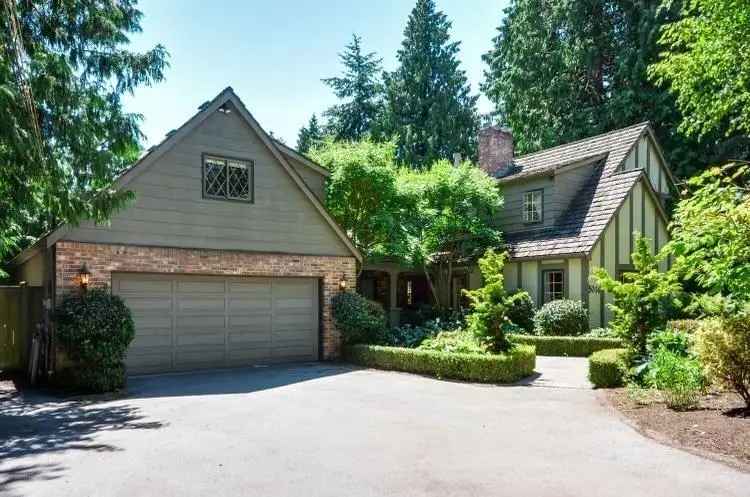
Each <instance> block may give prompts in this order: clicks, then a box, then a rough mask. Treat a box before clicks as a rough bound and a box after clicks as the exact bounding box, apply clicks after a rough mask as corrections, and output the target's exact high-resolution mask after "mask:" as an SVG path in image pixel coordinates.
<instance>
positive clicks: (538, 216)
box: [523, 190, 542, 223]
mask: <svg viewBox="0 0 750 497" xmlns="http://www.w3.org/2000/svg"><path fill="white" fill-rule="evenodd" d="M541 220H542V190H532V191H530V192H525V193H524V194H523V222H525V223H538V222H541Z"/></svg>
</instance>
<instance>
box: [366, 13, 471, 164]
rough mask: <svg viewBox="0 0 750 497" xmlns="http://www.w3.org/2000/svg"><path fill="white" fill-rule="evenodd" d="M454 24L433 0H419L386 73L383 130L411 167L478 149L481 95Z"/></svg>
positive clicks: (468, 154)
mask: <svg viewBox="0 0 750 497" xmlns="http://www.w3.org/2000/svg"><path fill="white" fill-rule="evenodd" d="M450 28H451V22H450V21H449V20H448V18H447V17H446V15H445V14H444V13H443V12H440V11H436V9H435V2H434V1H433V0H417V5H416V6H415V7H414V9H413V10H412V12H411V14H410V15H409V20H408V22H407V24H406V29H405V30H404V37H405V38H404V41H403V42H402V44H401V48H400V49H399V51H398V55H397V58H398V61H399V63H400V66H399V68H398V69H397V70H396V71H395V72H392V73H386V74H385V86H386V103H385V104H386V105H385V115H384V116H383V120H382V123H381V127H382V132H383V133H384V134H385V135H386V136H393V137H396V138H397V143H398V157H399V159H400V160H401V161H403V162H405V163H406V164H409V165H410V166H411V167H417V168H421V167H429V166H430V164H431V163H432V162H434V161H436V160H438V159H441V158H442V159H447V158H450V157H451V156H452V155H453V154H454V153H456V152H458V153H460V154H462V155H463V156H464V157H473V156H474V155H475V152H476V135H477V128H478V126H479V124H478V123H479V116H478V114H477V108H476V102H477V96H474V95H471V88H470V86H469V84H468V82H467V79H466V74H465V73H464V71H463V70H461V69H460V68H459V61H458V58H457V55H458V52H459V45H460V44H459V42H451V41H450V34H449V31H450Z"/></svg>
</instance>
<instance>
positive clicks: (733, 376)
mask: <svg viewBox="0 0 750 497" xmlns="http://www.w3.org/2000/svg"><path fill="white" fill-rule="evenodd" d="M696 350H697V352H698V357H699V358H700V360H701V362H702V363H703V365H704V366H705V367H706V370H707V372H708V374H709V376H710V377H711V378H712V379H714V380H716V381H718V382H719V383H720V384H721V385H722V386H724V387H726V388H729V389H732V390H734V391H735V392H737V394H738V395H739V396H740V397H742V400H744V401H745V405H746V406H747V408H748V409H750V311H748V310H747V309H746V310H745V311H744V312H741V313H739V314H737V315H734V316H724V317H721V318H713V319H706V320H704V321H702V322H701V325H700V328H699V329H698V333H697V336H696Z"/></svg>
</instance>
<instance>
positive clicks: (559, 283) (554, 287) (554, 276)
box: [542, 269, 565, 302]
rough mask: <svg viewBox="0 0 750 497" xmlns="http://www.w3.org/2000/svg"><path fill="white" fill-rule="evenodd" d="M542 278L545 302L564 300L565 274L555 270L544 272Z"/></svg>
mask: <svg viewBox="0 0 750 497" xmlns="http://www.w3.org/2000/svg"><path fill="white" fill-rule="evenodd" d="M542 278H543V280H542V284H543V286H544V301H545V302H552V301H553V300H560V299H563V298H565V273H564V272H563V271H560V270H557V269H555V270H551V271H544V272H543V273H542Z"/></svg>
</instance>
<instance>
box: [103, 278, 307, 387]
mask: <svg viewBox="0 0 750 497" xmlns="http://www.w3.org/2000/svg"><path fill="white" fill-rule="evenodd" d="M112 289H113V293H115V294H117V295H120V296H121V297H123V298H124V299H125V301H126V302H127V304H128V306H129V307H130V309H131V311H132V313H133V318H134V321H135V325H136V337H135V339H134V340H133V343H132V344H131V346H130V349H129V350H128V356H127V364H128V368H129V372H130V373H152V372H162V371H179V370H189V369H198V368H211V367H223V366H239V365H251V364H262V363H268V362H278V361H287V360H315V359H317V357H318V282H317V280H315V279H312V278H296V279H293V278H241V277H231V278H226V277H214V276H188V275H167V274H164V275H149V274H127V273H115V274H113V276H112Z"/></svg>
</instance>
